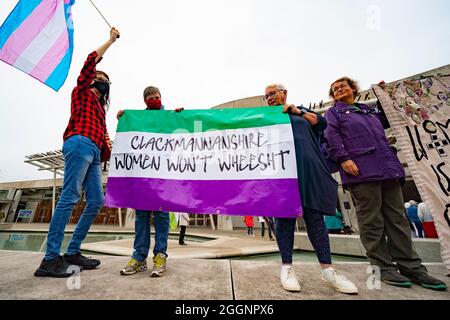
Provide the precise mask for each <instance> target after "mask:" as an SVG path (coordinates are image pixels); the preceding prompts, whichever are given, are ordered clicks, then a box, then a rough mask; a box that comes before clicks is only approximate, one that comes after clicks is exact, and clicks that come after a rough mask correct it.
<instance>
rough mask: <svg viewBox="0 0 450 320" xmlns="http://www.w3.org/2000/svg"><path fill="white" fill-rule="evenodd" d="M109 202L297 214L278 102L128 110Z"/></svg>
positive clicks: (288, 140)
mask: <svg viewBox="0 0 450 320" xmlns="http://www.w3.org/2000/svg"><path fill="white" fill-rule="evenodd" d="M106 205H107V206H108V207H119V208H120V207H122V208H124V207H128V208H134V209H138V210H159V211H167V212H169V211H173V212H189V213H192V214H223V215H239V216H244V215H252V216H272V217H298V216H300V215H301V214H302V208H301V201H300V192H299V186H298V179H297V164H296V158H295V148H294V139H293V133H292V127H291V122H290V119H289V116H288V115H287V114H283V113H282V112H281V107H262V108H249V109H222V110H185V111H183V112H180V113H175V112H173V111H148V110H143V111H131V110H127V111H125V113H124V115H123V116H122V117H121V118H120V121H119V124H118V127H117V133H116V137H115V141H114V146H113V150H112V155H111V159H110V167H109V176H108V182H107V186H106Z"/></svg>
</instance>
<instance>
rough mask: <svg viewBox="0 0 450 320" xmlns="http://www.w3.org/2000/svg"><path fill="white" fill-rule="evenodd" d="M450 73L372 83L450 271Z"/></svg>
mask: <svg viewBox="0 0 450 320" xmlns="http://www.w3.org/2000/svg"><path fill="white" fill-rule="evenodd" d="M449 88H450V76H446V77H445V76H443V77H439V76H430V77H427V78H424V79H421V80H415V81H401V82H396V83H393V84H389V85H383V86H379V85H375V86H374V87H373V89H374V91H375V94H376V95H377V97H378V99H379V101H380V103H381V105H382V107H383V109H384V111H385V113H386V116H387V118H388V119H389V122H390V124H391V127H392V128H393V130H394V132H395V136H396V138H397V140H398V142H399V145H400V148H401V151H402V152H403V154H404V155H405V158H406V161H407V163H408V168H409V169H410V172H411V175H412V177H413V179H414V182H415V183H416V186H417V189H418V190H419V193H420V196H421V198H422V200H423V201H424V202H425V203H426V205H427V206H428V208H429V209H430V211H431V213H432V215H433V219H434V223H435V226H436V230H437V233H438V235H439V240H440V243H441V254H442V259H443V261H444V263H445V264H446V266H447V269H448V270H449V271H450V218H449V217H450V163H449V156H450V99H449V98H450V89H449Z"/></svg>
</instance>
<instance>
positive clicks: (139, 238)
mask: <svg viewBox="0 0 450 320" xmlns="http://www.w3.org/2000/svg"><path fill="white" fill-rule="evenodd" d="M152 212H153V215H154V217H153V218H154V221H155V246H154V248H153V255H155V256H156V255H157V254H158V253H159V252H161V253H164V254H165V255H166V256H167V240H168V239H169V226H170V216H169V213H167V212H161V211H140V210H136V219H135V223H134V231H135V233H136V237H135V239H134V245H133V248H134V252H133V255H132V258H134V259H136V260H137V261H139V262H141V261H143V260H145V259H147V257H148V252H149V250H150V214H151V213H152Z"/></svg>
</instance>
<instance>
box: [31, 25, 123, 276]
mask: <svg viewBox="0 0 450 320" xmlns="http://www.w3.org/2000/svg"><path fill="white" fill-rule="evenodd" d="M119 35H120V34H119V31H118V30H116V29H115V28H112V29H111V31H110V37H109V40H108V41H107V42H105V43H104V44H103V45H102V46H101V47H100V48H98V49H97V50H96V51H94V52H92V53H91V54H89V56H88V58H87V60H86V62H85V63H84V66H83V69H82V70H81V73H80V76H79V77H78V80H77V86H76V87H75V88H74V89H73V91H72V104H71V114H70V120H69V124H68V126H67V129H66V131H65V132H64V136H63V138H64V145H63V149H62V151H63V154H64V161H65V167H64V184H63V189H62V192H61V196H60V199H59V201H58V205H57V206H56V210H55V212H54V214H53V217H52V221H51V222H50V228H49V231H48V236H47V250H46V252H45V257H44V259H43V260H42V262H41V265H40V266H39V268H38V269H37V270H36V272H35V273H34V275H35V276H36V277H69V276H71V275H72V274H73V273H75V272H76V270H77V268H78V270H89V269H94V268H96V267H97V266H98V265H100V260H97V259H91V258H86V257H84V256H82V255H81V253H80V247H81V243H82V241H83V240H84V238H85V237H86V234H87V233H88V231H89V228H90V226H91V224H92V222H93V220H94V219H95V217H96V216H97V214H98V211H99V210H100V208H101V207H102V206H103V200H104V196H103V187H102V172H101V162H102V161H104V160H107V158H108V156H109V154H110V150H111V141H110V140H109V137H108V132H107V130H106V120H105V116H106V109H107V106H108V105H109V87H110V84H111V83H110V82H109V77H108V75H107V74H106V73H105V72H103V71H98V70H96V65H97V63H98V62H100V60H101V59H102V57H103V55H104V54H105V52H106V51H107V50H108V48H109V47H110V46H111V45H112V44H113V43H114V42H115V41H116V40H117V38H118V37H119ZM82 188H83V189H84V190H85V192H86V207H85V209H84V211H83V213H82V214H81V217H80V220H79V221H78V224H77V226H76V228H75V230H74V232H73V236H72V239H71V241H70V243H69V246H68V248H67V251H66V254H65V255H64V257H63V256H61V255H60V250H61V244H62V241H63V239H64V230H65V228H66V224H67V222H68V221H69V218H70V215H71V214H72V210H73V208H74V206H75V204H76V203H78V201H79V200H80V197H81V192H82ZM74 266H78V267H74Z"/></svg>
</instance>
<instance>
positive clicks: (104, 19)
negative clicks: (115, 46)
mask: <svg viewBox="0 0 450 320" xmlns="http://www.w3.org/2000/svg"><path fill="white" fill-rule="evenodd" d="M89 1H90V2H91V3H92V5H93V6H94V8H95V10H97V12H98V13H99V14H100V16H101V17H102V18H103V20H105V22H106V24H107V25H108V26H109V28H110V29H112V27H111V25H110V24H109V22H108V20H106V18H105V16H104V15H103V14H102V13H101V12H100V10H99V9H98V8H97V6H96V5H95V4H94V2H92V0H89ZM117 38H120V36H117Z"/></svg>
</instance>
